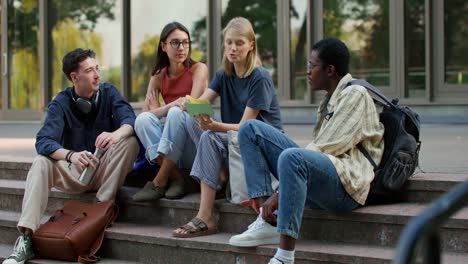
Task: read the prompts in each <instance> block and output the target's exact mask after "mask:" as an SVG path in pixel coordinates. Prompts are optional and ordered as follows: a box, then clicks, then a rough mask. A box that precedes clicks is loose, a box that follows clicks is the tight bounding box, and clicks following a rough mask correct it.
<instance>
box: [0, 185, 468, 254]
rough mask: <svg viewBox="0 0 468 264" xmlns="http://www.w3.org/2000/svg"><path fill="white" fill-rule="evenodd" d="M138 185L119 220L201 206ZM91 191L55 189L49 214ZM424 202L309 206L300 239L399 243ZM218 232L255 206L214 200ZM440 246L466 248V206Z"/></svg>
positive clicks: (11, 196)
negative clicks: (152, 198)
mask: <svg viewBox="0 0 468 264" xmlns="http://www.w3.org/2000/svg"><path fill="white" fill-rule="evenodd" d="M0 186H3V187H0V205H1V207H0V209H2V210H11V211H17V212H19V211H20V209H21V199H22V194H23V192H24V189H23V188H24V182H23V181H13V180H0ZM137 190H138V189H137V188H134V187H123V188H122V189H121V191H120V192H119V196H118V200H117V202H118V204H119V207H120V215H119V219H118V220H119V221H122V222H129V223H135V224H144V225H157V226H166V227H168V228H171V229H175V228H176V227H177V226H180V225H183V224H185V223H187V222H188V221H189V220H190V219H192V218H193V217H194V216H195V215H196V213H197V210H198V207H199V194H189V195H187V196H186V197H184V198H183V199H180V200H168V199H161V200H160V201H157V202H146V203H138V202H133V201H132V200H131V199H130V198H129V197H131V195H132V194H133V193H134V192H136V191H137ZM93 197H94V195H93V194H92V193H88V194H84V195H79V194H67V193H63V192H60V191H57V190H52V191H51V193H50V198H49V204H48V210H47V212H48V213H51V212H53V211H54V210H55V209H57V208H60V207H61V206H62V205H63V203H64V202H66V201H67V200H69V199H80V200H83V201H88V202H90V201H92V199H93ZM426 207H427V205H426V204H421V203H400V204H388V205H372V206H365V207H362V208H359V209H357V210H355V211H353V212H350V213H332V212H326V211H323V210H314V209H306V211H305V213H304V217H303V223H302V229H301V232H300V236H301V238H304V239H313V240H320V241H332V242H343V243H356V244H373V245H379V246H391V247H392V246H395V245H396V243H397V242H398V238H399V235H400V233H401V231H402V229H403V228H404V226H405V225H406V224H407V223H408V221H410V219H411V218H412V217H414V216H416V215H418V214H419V213H420V212H421V211H422V210H424V208H426ZM216 208H217V213H218V217H219V221H218V223H219V230H220V231H222V232H228V233H241V232H243V231H244V230H245V229H246V228H247V226H248V225H249V224H250V223H251V222H253V221H254V220H255V217H256V215H255V213H254V212H253V210H252V209H250V208H246V207H241V206H238V205H234V204H231V203H229V202H227V201H226V200H225V199H220V200H217V201H216ZM441 231H442V248H443V249H445V250H451V251H455V252H468V236H466V234H467V231H468V208H465V209H462V210H461V211H459V212H458V213H457V214H455V215H454V216H453V217H452V218H451V219H449V220H448V221H447V222H446V223H445V224H444V225H443V226H442V229H441Z"/></svg>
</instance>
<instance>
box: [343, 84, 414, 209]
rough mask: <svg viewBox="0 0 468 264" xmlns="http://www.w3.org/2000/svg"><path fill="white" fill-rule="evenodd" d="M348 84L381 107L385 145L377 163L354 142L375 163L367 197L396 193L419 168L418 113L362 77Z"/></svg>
mask: <svg viewBox="0 0 468 264" xmlns="http://www.w3.org/2000/svg"><path fill="white" fill-rule="evenodd" d="M349 85H361V86H364V87H365V88H366V89H367V91H368V92H369V93H370V94H371V96H372V98H373V99H374V102H375V103H376V105H377V106H382V112H381V113H380V115H379V117H380V122H382V124H383V125H384V127H385V131H384V135H383V140H384V144H385V146H384V153H383V156H382V160H381V161H380V164H378V165H377V164H376V163H375V161H374V160H373V159H372V157H371V156H370V155H369V153H368V152H367V151H366V150H365V149H364V147H363V146H362V145H361V144H358V145H357V147H358V148H359V150H360V151H361V152H362V153H363V154H364V156H366V158H367V159H368V160H369V162H370V163H371V164H372V166H374V172H375V178H374V180H373V181H372V183H371V189H370V198H371V199H372V196H374V197H375V196H379V195H380V196H389V195H392V194H395V193H398V192H399V191H401V190H402V189H403V185H404V183H405V182H406V180H407V179H408V178H409V177H411V176H412V175H413V173H414V171H415V169H416V167H418V162H419V149H420V148H421V141H420V140H419V130H420V127H419V125H420V121H419V115H418V114H417V113H416V112H414V111H413V110H411V108H409V107H408V106H404V105H398V99H393V100H392V101H390V100H388V99H387V97H385V95H383V94H382V93H381V92H380V91H379V90H378V89H377V88H375V87H374V86H373V85H371V84H370V83H368V82H366V81H364V80H352V81H350V82H348V84H347V86H349ZM368 200H369V199H368Z"/></svg>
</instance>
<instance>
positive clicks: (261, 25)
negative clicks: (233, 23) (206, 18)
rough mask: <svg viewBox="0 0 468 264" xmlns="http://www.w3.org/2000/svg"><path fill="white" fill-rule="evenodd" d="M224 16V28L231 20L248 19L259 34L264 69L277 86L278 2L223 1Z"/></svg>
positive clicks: (262, 0) (258, 0)
mask: <svg viewBox="0 0 468 264" xmlns="http://www.w3.org/2000/svg"><path fill="white" fill-rule="evenodd" d="M222 9H223V15H222V17H221V23H222V27H223V28H224V27H225V26H226V25H227V23H228V22H229V20H231V19H232V18H234V17H237V16H242V17H245V18H248V19H249V20H250V22H251V23H252V25H253V27H254V30H255V33H256V34H257V48H258V53H259V55H260V58H261V59H262V63H263V67H265V69H267V70H268V71H269V72H270V74H271V76H272V78H273V81H274V83H275V86H277V83H278V73H277V60H276V58H277V57H278V56H277V48H276V42H277V37H276V36H277V35H276V34H277V33H276V32H277V30H276V28H277V27H276V21H277V17H276V1H271V0H252V1H236V0H223V1H222Z"/></svg>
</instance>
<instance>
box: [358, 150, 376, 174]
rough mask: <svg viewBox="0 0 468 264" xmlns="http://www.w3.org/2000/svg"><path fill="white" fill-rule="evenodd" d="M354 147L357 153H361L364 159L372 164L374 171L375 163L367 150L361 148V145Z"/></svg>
mask: <svg viewBox="0 0 468 264" xmlns="http://www.w3.org/2000/svg"><path fill="white" fill-rule="evenodd" d="M356 147H357V148H358V149H359V151H361V153H362V154H363V155H364V156H365V157H366V159H367V160H368V161H369V162H370V163H371V164H372V167H374V170H375V169H377V164H376V163H375V161H374V159H373V158H372V157H371V155H370V154H369V152H367V150H366V149H365V148H364V146H362V144H361V143H359V144H357V146H356Z"/></svg>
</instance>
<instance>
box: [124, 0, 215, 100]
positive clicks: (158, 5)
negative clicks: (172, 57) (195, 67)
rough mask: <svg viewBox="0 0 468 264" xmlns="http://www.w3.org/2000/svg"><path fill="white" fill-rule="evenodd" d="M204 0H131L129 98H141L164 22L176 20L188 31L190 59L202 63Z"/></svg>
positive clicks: (205, 8)
mask: <svg viewBox="0 0 468 264" xmlns="http://www.w3.org/2000/svg"><path fill="white" fill-rule="evenodd" d="M207 10H208V7H207V1H206V0H192V1H190V3H189V4H188V2H187V1H185V0H172V1H170V2H167V1H162V0H138V1H131V20H132V21H131V32H132V37H131V39H132V43H131V46H132V51H131V54H132V87H131V91H130V98H129V100H130V101H143V100H144V98H145V95H146V90H147V88H148V83H149V80H150V78H151V71H152V69H153V67H154V64H155V62H156V52H157V48H158V43H159V34H160V33H161V31H162V29H163V28H164V26H165V25H166V24H167V23H170V22H173V21H177V22H180V23H182V24H183V25H184V26H185V27H186V28H187V29H188V30H189V32H190V37H191V38H192V59H194V60H196V61H203V62H205V60H206V59H205V56H206V55H205V52H206V45H207V42H206V15H207Z"/></svg>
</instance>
